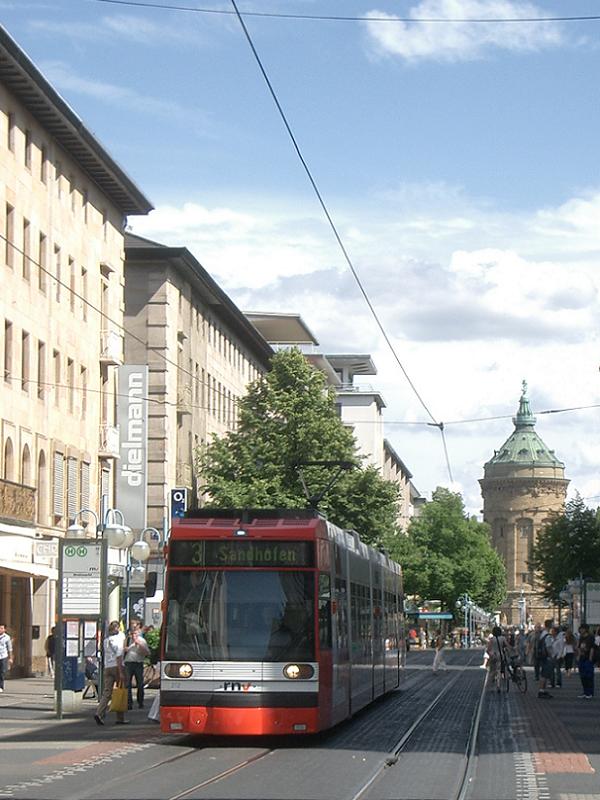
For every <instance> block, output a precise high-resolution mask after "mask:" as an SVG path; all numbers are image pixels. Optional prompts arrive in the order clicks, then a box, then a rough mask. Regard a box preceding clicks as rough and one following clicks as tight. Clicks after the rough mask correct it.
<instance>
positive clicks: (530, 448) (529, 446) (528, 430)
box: [486, 381, 564, 467]
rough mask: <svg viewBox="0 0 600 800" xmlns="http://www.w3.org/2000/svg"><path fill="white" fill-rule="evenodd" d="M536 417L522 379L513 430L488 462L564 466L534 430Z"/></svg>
mask: <svg viewBox="0 0 600 800" xmlns="http://www.w3.org/2000/svg"><path fill="white" fill-rule="evenodd" d="M535 422H536V419H535V417H534V415H533V413H532V411H531V407H530V405H529V399H528V398H527V384H526V383H525V381H523V391H522V393H521V399H520V401H519V410H518V411H517V415H516V416H515V417H513V423H514V426H515V429H514V431H513V432H512V433H511V435H510V436H509V437H508V439H507V440H506V441H505V442H504V444H503V445H502V447H501V448H500V449H499V450H496V451H495V452H494V456H493V458H491V459H490V460H489V461H488V462H487V464H486V467H487V466H488V465H490V464H533V465H535V466H544V467H546V466H550V467H564V464H563V462H562V461H559V459H558V458H557V457H556V455H555V454H554V450H549V449H548V447H547V446H546V445H545V444H544V442H543V441H542V440H541V439H540V437H539V436H538V435H537V433H536V432H535V430H534V427H535Z"/></svg>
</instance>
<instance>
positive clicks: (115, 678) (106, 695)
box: [94, 620, 128, 725]
mask: <svg viewBox="0 0 600 800" xmlns="http://www.w3.org/2000/svg"><path fill="white" fill-rule="evenodd" d="M124 643H125V634H124V633H122V632H121V629H120V626H119V623H118V622H117V621H116V620H115V621H114V622H111V623H110V625H109V626H108V636H107V637H106V638H105V639H104V671H103V681H104V683H103V689H102V697H101V698H100V702H99V703H98V707H97V708H96V713H95V714H94V719H95V720H96V724H97V725H104V717H105V715H106V711H107V709H108V706H109V703H110V710H111V711H114V712H115V713H116V715H117V725H127V723H128V720H126V719H125V711H127V689H126V688H125V668H124V666H123V645H124ZM123 698H124V699H123Z"/></svg>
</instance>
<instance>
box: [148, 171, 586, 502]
mask: <svg viewBox="0 0 600 800" xmlns="http://www.w3.org/2000/svg"><path fill="white" fill-rule="evenodd" d="M410 193H412V196H413V201H412V202H411V199H410V197H409V196H408V195H410ZM423 194H424V196H425V197H426V198H427V197H430V188H429V187H425V188H424V190H423ZM408 195H407V191H406V188H405V187H401V189H400V191H399V192H398V193H397V195H396V197H395V199H392V198H393V197H394V196H393V195H391V194H390V195H387V196H386V198H385V199H384V200H382V201H381V202H380V203H379V204H376V203H374V202H373V201H374V198H373V197H369V198H366V202H365V203H364V205H361V206H360V207H358V208H354V209H349V208H345V209H344V210H343V212H342V214H341V216H340V218H339V219H338V220H336V222H337V223H338V227H339V230H340V232H341V235H342V239H343V241H344V242H345V243H346V245H347V247H348V250H349V252H350V255H351V257H352V259H353V262H354V264H355V266H356V268H357V270H358V272H359V274H360V276H361V279H362V281H363V284H364V286H365V288H366V290H367V292H368V294H369V296H370V298H371V300H372V302H373V304H374V306H375V308H376V310H377V312H378V314H379V316H380V318H381V319H382V321H383V324H384V326H385V328H386V331H387V332H388V334H389V335H390V336H391V338H392V340H393V343H394V346H395V349H396V352H397V354H398V357H399V358H400V360H401V361H402V364H403V365H404V367H405V369H406V371H407V372H408V374H409V375H410V377H411V379H412V380H413V382H414V383H415V385H416V387H417V388H418V391H419V393H420V394H421V396H422V397H423V399H424V400H425V402H426V403H427V405H428V407H429V408H430V409H431V411H432V413H433V414H434V416H435V417H436V419H438V420H444V421H448V422H452V421H453V420H464V419H477V418H480V417H493V416H497V415H508V418H507V419H503V420H498V421H496V422H494V421H489V422H477V423H470V424H468V425H448V427H447V429H446V437H447V442H448V449H449V454H450V461H451V465H452V471H453V477H454V480H455V481H457V483H458V484H460V485H461V486H462V487H463V488H464V492H465V499H466V502H467V507H468V508H469V510H470V511H472V512H473V513H476V512H478V511H479V509H480V508H481V499H480V498H479V488H478V485H477V483H476V481H477V479H478V478H479V477H481V476H482V474H483V464H484V463H485V461H487V460H489V458H490V457H491V456H492V455H493V451H494V449H497V448H498V447H499V446H500V445H501V444H502V442H503V441H504V440H505V439H506V438H507V437H508V435H509V434H510V433H511V432H512V429H513V426H512V422H511V419H510V417H511V416H512V415H513V414H514V413H515V412H516V409H517V406H518V399H519V395H520V389H521V381H522V380H523V378H526V379H527V380H528V381H529V384H530V397H531V400H532V406H533V408H534V411H538V412H539V411H541V410H544V409H549V408H552V409H558V408H567V407H574V406H581V405H589V404H593V403H596V402H597V401H598V394H599V392H600V374H599V372H598V366H599V364H600V348H599V346H598V335H597V327H598V326H597V320H598V319H599V318H600V292H599V288H600V287H599V283H600V278H599V275H600V273H599V271H598V263H599V260H600V226H598V225H594V213H595V210H597V211H600V193H597V194H593V193H588V194H586V196H584V197H574V198H572V199H570V200H568V201H567V202H565V203H563V204H562V205H560V206H557V207H556V208H545V209H542V210H538V211H534V212H532V213H530V214H524V213H520V214H515V215H511V214H499V213H498V212H496V211H495V210H494V209H492V208H489V207H487V206H486V205H485V204H477V203H475V202H473V201H471V200H469V198H463V200H462V201H461V202H457V194H456V192H454V191H453V190H450V191H449V192H448V194H447V201H446V202H444V198H443V192H442V193H440V194H439V196H438V198H437V201H436V205H435V213H432V214H431V215H430V216H427V215H426V214H425V213H424V210H423V209H424V206H426V205H427V202H424V201H423V197H421V196H420V194H419V189H418V187H417V186H413V187H412V188H411V189H410V192H408ZM411 207H414V208H415V209H416V211H415V212H414V214H412V215H411V212H410V209H411ZM249 208H252V209H259V210H253V211H248V210H247V209H249ZM598 218H600V215H599V214H598V213H596V220H597V219H598ZM458 219H460V220H461V221H462V222H461V224H460V225H457V224H456V220H458ZM415 220H422V221H423V220H426V222H425V223H424V224H423V225H422V226H421V227H419V226H417V225H415V224H414V223H415ZM133 225H134V231H135V232H136V233H140V234H141V235H143V236H148V237H149V238H155V239H157V240H158V241H160V242H164V243H167V244H171V245H185V246H186V247H188V248H189V249H190V250H191V251H192V252H193V253H194V254H195V256H196V257H197V258H198V260H199V261H200V263H202V264H203V266H204V267H205V268H206V269H208V270H209V272H211V274H212V275H213V276H214V277H215V278H216V279H217V280H218V281H219V282H220V283H221V284H222V285H223V287H224V288H225V290H226V291H228V293H229V294H230V295H231V297H232V299H233V300H234V302H236V303H237V304H238V306H239V307H240V308H245V309H251V310H255V311H288V312H298V313H300V314H302V316H303V318H304V319H305V321H306V323H307V324H308V326H309V328H310V329H311V330H313V331H314V333H315V334H316V336H317V338H318V339H319V340H320V342H321V346H322V349H323V351H325V352H327V351H328V352H361V353H371V354H372V356H373V359H374V362H375V364H376V366H377V369H378V374H377V376H374V377H373V378H369V379H368V380H369V382H370V383H371V384H373V385H374V386H376V387H377V388H378V389H379V390H381V392H382V394H383V397H384V398H385V400H386V402H387V406H388V407H387V409H386V412H385V417H386V419H388V420H390V421H404V422H415V421H420V422H422V423H425V422H428V421H429V418H428V416H427V414H426V412H425V411H424V409H423V408H422V407H421V405H420V403H419V401H418V400H417V398H416V397H415V395H414V394H413V393H412V391H411V389H410V388H409V386H408V384H407V382H406V380H405V378H404V377H403V375H402V373H401V371H400V368H399V367H398V364H397V363H396V361H395V359H394V357H393V356H392V354H391V353H390V351H389V350H388V349H387V346H386V345H385V343H384V341H383V339H382V336H381V334H380V333H379V331H378V329H377V327H376V325H375V322H374V320H373V318H372V317H371V316H370V314H369V311H368V309H367V307H366V305H365V303H364V300H363V299H362V297H361V295H360V292H359V290H358V287H357V285H356V283H355V281H354V280H353V278H352V276H351V275H350V273H349V271H348V269H347V268H346V266H345V263H344V262H343V258H342V256H341V254H340V252H339V250H338V249H337V247H336V246H335V244H334V243H333V242H332V238H331V234H330V232H329V230H328V228H327V226H326V225H324V224H323V222H322V220H321V219H320V217H319V216H318V215H317V213H316V212H315V214H314V216H311V215H308V214H302V213H300V214H298V213H295V212H294V210H293V209H292V208H291V207H289V206H286V204H285V203H283V202H282V203H280V204H279V205H278V206H277V207H271V208H269V206H268V204H266V203H265V202H264V201H261V199H260V198H255V201H254V203H253V205H250V204H249V203H248V202H247V201H245V200H244V201H239V203H238V202H236V203H234V204H232V205H231V206H230V207H222V208H207V207H205V206H202V205H199V204H194V203H187V204H185V205H184V206H182V207H176V206H169V207H162V208H159V209H158V210H157V211H156V212H153V213H152V214H151V215H149V217H148V218H147V219H139V220H138V219H136V220H134V222H133ZM436 228H437V229H443V230H445V231H446V235H445V236H444V237H441V238H439V237H438V238H436V237H433V236H431V231H432V230H434V229H436ZM549 230H551V231H552V237H551V239H550V241H549V237H548V231H549ZM578 234H579V235H578ZM599 412H600V410H598V411H593V410H591V411H582V412H577V413H570V414H564V415H563V414H556V415H540V416H538V427H537V430H538V432H539V434H540V436H541V437H542V438H543V439H544V441H546V443H547V444H548V446H549V447H551V448H554V449H555V450H556V453H557V455H558V457H559V458H561V459H562V460H563V461H565V463H566V465H567V476H568V477H570V478H571V479H572V487H571V488H572V490H573V491H575V489H579V490H580V491H581V492H582V494H584V491H585V492H587V493H588V494H589V487H591V486H592V485H593V481H594V480H595V471H596V466H595V465H596V464H597V458H595V451H592V450H590V445H589V444H587V445H585V444H584V443H586V442H590V441H593V440H594V438H597V439H598V440H600V422H599V420H600V413H599ZM386 435H387V436H388V438H390V440H391V441H392V444H393V446H394V447H395V449H396V450H397V452H398V453H399V454H400V455H401V457H402V459H403V460H404V461H405V463H406V464H407V466H408V467H409V469H410V470H411V471H412V472H413V473H414V476H415V477H414V482H415V484H416V486H417V487H418V488H419V489H420V490H421V491H423V492H427V493H428V492H430V491H431V490H432V489H433V488H435V486H436V485H438V484H444V485H445V484H447V482H448V475H447V471H446V465H445V460H444V453H443V449H442V446H441V440H440V435H439V432H438V431H436V430H435V429H433V428H429V427H426V426H425V425H419V426H412V425H390V426H389V427H388V429H387V430H386ZM584 487H585V489H584ZM595 493H596V492H592V494H595Z"/></svg>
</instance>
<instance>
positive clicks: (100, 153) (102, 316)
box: [0, 28, 151, 675]
mask: <svg viewBox="0 0 600 800" xmlns="http://www.w3.org/2000/svg"><path fill="white" fill-rule="evenodd" d="M150 208H151V205H150V203H149V202H148V200H146V199H145V197H144V196H143V195H142V193H141V192H140V190H139V189H138V188H137V187H136V186H135V185H134V184H133V182H132V181H131V180H130V179H129V178H128V177H127V175H126V174H125V173H124V172H123V171H122V170H121V168H120V167H119V166H118V165H117V164H116V163H115V162H114V161H113V160H112V158H111V157H110V156H109V155H108V153H107V152H106V151H105V150H104V149H103V148H102V146H101V145H100V144H99V143H98V142H97V141H96V139H95V138H94V137H93V135H92V134H91V133H90V131H88V130H87V129H86V128H85V126H84V125H83V123H82V121H81V120H80V119H79V118H78V117H77V116H76V115H75V113H74V112H73V111H72V110H71V108H70V107H69V106H68V105H67V104H66V103H65V102H64V101H63V100H62V98H61V97H60V96H59V95H58V94H57V93H56V92H55V90H54V89H53V88H52V86H50V84H49V83H48V82H47V81H46V79H45V78H44V77H43V75H42V74H41V73H40V72H39V71H38V70H37V68H36V67H35V66H34V65H33V64H32V63H31V62H30V61H29V59H28V58H27V56H26V55H25V54H24V53H23V52H22V51H21V50H20V48H19V47H18V46H17V45H16V44H15V42H14V41H13V40H12V39H11V38H10V36H8V34H7V33H6V32H5V31H4V30H3V29H2V28H0V236H1V241H0V281H1V285H2V293H1V295H0V359H1V366H2V372H1V373H0V382H1V384H2V387H1V393H0V620H1V621H2V622H6V624H7V626H8V629H9V632H10V633H11V635H12V636H13V639H14V644H15V667H14V673H15V674H17V675H19V674H20V675H28V674H31V673H32V672H41V671H43V670H44V669H45V658H44V648H43V645H44V639H45V637H46V635H47V634H48V632H49V629H50V627H51V626H52V624H53V623H54V613H55V583H56V578H57V569H56V567H57V563H56V561H57V559H56V554H57V540H58V538H59V537H61V536H63V535H64V533H65V530H66V528H67V527H68V525H69V524H70V523H71V522H73V519H74V516H75V514H76V513H77V511H78V510H79V509H81V508H82V507H84V506H85V507H88V508H92V509H96V510H98V509H99V505H100V497H101V495H102V494H105V495H106V497H107V501H108V502H110V500H111V497H112V476H113V465H114V461H115V459H116V457H117V455H118V447H119V441H118V431H117V429H116V423H115V417H114V414H115V392H116V377H115V370H116V366H117V365H118V364H121V363H122V362H123V279H124V276H123V228H124V221H125V217H126V215H129V214H146V213H147V212H148V211H149V210H150ZM84 522H85V523H86V524H88V525H89V523H90V520H88V519H85V520H84ZM89 529H90V531H91V532H94V525H93V524H92V525H89Z"/></svg>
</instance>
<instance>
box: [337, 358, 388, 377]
mask: <svg viewBox="0 0 600 800" xmlns="http://www.w3.org/2000/svg"><path fill="white" fill-rule="evenodd" d="M326 358H327V360H328V361H329V363H330V364H331V366H332V367H333V368H334V369H338V370H342V369H347V370H348V372H349V373H350V374H351V375H352V376H354V375H377V367H376V366H375V363H374V361H373V359H372V358H371V356H370V355H366V354H365V355H363V354H361V353H327V355H326Z"/></svg>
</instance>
